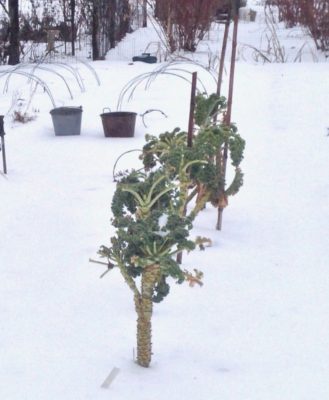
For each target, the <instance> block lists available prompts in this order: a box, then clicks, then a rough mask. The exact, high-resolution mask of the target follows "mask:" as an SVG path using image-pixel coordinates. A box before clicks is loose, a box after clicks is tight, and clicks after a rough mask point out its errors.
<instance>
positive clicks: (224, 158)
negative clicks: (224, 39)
mask: <svg viewBox="0 0 329 400" xmlns="http://www.w3.org/2000/svg"><path fill="white" fill-rule="evenodd" d="M233 3H235V4H233V40H232V54H231V66H230V81H229V89H228V97H227V111H226V115H225V119H224V122H225V124H226V125H230V124H231V114H232V100H233V86H234V72H235V59H236V47H237V37H238V22H239V14H238V11H239V10H238V5H237V3H239V2H238V1H235V2H234V1H233ZM227 153H228V143H225V146H224V150H223V154H220V155H219V157H218V159H219V160H220V162H221V163H222V168H221V170H222V182H223V184H222V185H223V187H222V188H221V192H222V193H223V195H224V191H225V177H226V164H227ZM223 210H224V208H223V207H222V206H219V207H218V217H217V224H216V229H217V230H221V229H222V222H223Z"/></svg>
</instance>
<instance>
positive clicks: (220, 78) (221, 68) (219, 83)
mask: <svg viewBox="0 0 329 400" xmlns="http://www.w3.org/2000/svg"><path fill="white" fill-rule="evenodd" d="M229 28H230V16H229V15H227V20H226V22H225V29H224V37H223V43H222V50H221V55H220V62H219V70H218V80H217V91H216V94H218V96H219V95H220V92H221V86H222V81H223V72H224V61H225V54H226V47H227V39H228V32H229Z"/></svg>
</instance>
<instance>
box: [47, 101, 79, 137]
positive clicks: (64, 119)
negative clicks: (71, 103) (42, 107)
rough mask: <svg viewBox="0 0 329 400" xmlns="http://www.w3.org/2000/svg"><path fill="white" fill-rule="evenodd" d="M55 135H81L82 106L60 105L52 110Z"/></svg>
mask: <svg viewBox="0 0 329 400" xmlns="http://www.w3.org/2000/svg"><path fill="white" fill-rule="evenodd" d="M50 114H51V117H52V120H53V125H54V130H55V135H56V136H69V135H80V131H81V119H82V107H81V106H80V107H58V108H54V109H53V110H51V111H50Z"/></svg>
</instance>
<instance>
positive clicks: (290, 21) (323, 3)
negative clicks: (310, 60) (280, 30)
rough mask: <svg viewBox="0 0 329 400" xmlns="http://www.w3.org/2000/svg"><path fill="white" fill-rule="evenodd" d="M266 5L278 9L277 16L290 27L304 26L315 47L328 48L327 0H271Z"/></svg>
mask: <svg viewBox="0 0 329 400" xmlns="http://www.w3.org/2000/svg"><path fill="white" fill-rule="evenodd" d="M267 5H269V6H272V5H275V6H277V7H278V9H279V18H280V20H281V21H284V22H285V24H286V26H287V27H289V28H292V27H294V26H296V25H298V24H300V25H303V26H305V27H306V28H307V29H308V31H309V33H310V35H311V36H312V38H313V40H314V41H315V44H316V47H317V49H319V50H321V51H328V50H329V2H328V0H275V1H273V0H271V1H267Z"/></svg>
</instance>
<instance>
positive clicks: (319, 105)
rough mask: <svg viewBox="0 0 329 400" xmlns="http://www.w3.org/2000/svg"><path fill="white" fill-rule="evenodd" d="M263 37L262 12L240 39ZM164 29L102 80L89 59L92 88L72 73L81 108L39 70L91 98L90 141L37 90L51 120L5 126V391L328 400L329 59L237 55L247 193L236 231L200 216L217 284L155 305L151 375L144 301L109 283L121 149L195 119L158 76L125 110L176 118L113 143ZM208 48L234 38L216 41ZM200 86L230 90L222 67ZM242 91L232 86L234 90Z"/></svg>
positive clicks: (94, 399) (103, 65)
mask: <svg viewBox="0 0 329 400" xmlns="http://www.w3.org/2000/svg"><path fill="white" fill-rule="evenodd" d="M257 29H262V21H261V19H260V20H258V22H256V23H254V24H252V23H241V24H240V27H239V42H240V43H245V42H246V41H248V40H249V39H250V37H251V40H252V44H256V39H255V31H256V30H257ZM150 32H151V30H150V29H148V30H145V31H139V32H136V33H135V34H133V35H129V37H127V39H126V41H125V42H124V43H122V45H121V46H122V47H119V48H118V49H116V50H114V51H112V52H110V53H109V55H108V59H107V60H106V61H100V62H95V63H93V64H92V65H93V68H95V70H96V71H97V74H98V75H99V77H100V79H101V86H97V83H96V81H95V79H94V78H93V76H92V75H91V74H90V72H88V70H87V69H86V68H85V67H84V66H83V65H80V64H77V68H79V71H80V72H81V75H82V76H83V79H84V82H85V85H86V92H85V93H80V90H79V88H78V87H77V86H76V84H75V83H74V80H73V78H72V76H69V74H67V75H66V79H67V80H68V81H69V82H70V85H71V88H72V90H73V91H74V99H73V100H70V99H69V96H68V93H67V92H66V91H65V88H64V87H63V86H62V83H60V82H59V81H58V80H57V78H55V77H54V76H53V75H51V74H49V73H48V75H47V73H45V72H40V76H43V77H44V78H45V79H47V83H49V85H51V89H52V92H53V93H54V97H55V98H56V103H57V105H62V104H66V105H82V106H83V121H82V132H81V136H77V137H55V136H54V133H53V127H52V123H51V119H50V115H49V110H50V109H51V108H52V104H51V102H50V100H49V98H48V97H47V95H46V94H45V93H43V92H41V91H40V92H38V93H37V94H36V95H35V97H34V98H33V102H34V107H35V108H36V109H38V110H39V111H38V112H36V115H37V118H36V120H35V121H32V122H29V123H27V124H24V125H19V124H17V123H12V122H11V119H10V116H9V115H8V116H7V117H6V124H5V129H6V133H7V134H6V137H5V139H6V146H7V147H6V150H7V162H8V175H7V178H4V177H3V176H0V193H1V207H0V221H1V224H0V260H1V269H0V273H1V279H0V282H1V283H0V285H1V289H0V310H1V312H0V315H1V327H0V343H1V346H0V349H1V354H0V360H1V361H0V398H1V399H3V400H23V399H24V400H39V399H40V400H54V399H61V400H76V399H78V400H82V399H90V400H98V399H100V400H102V399H109V398H110V399H115V400H126V399H129V398H134V399H135V400H151V399H157V400H167V399H171V400H178V399H179V400H182V399H189V400H201V399H209V400H212V399H214V400H215V399H221V400H249V399H250V400H264V399H266V400H302V399H305V400H306V399H307V400H310V399H314V400H315V399H316V400H326V399H327V398H328V397H329V383H328V382H329V381H328V374H329V339H328V329H329V294H328V286H329V274H328V261H327V258H328V247H329V246H328V244H329V243H328V236H329V235H328V234H329V232H328V230H329V228H328V226H329V201H328V199H329V180H328V167H329V158H328V151H329V137H328V136H327V128H328V126H329V120H328V104H329V78H328V63H325V62H319V63H313V62H303V63H298V64H297V63H287V64H274V63H273V64H266V65H263V64H255V63H254V62H252V61H251V60H249V61H248V60H247V61H248V62H245V60H243V59H240V60H239V62H238V63H237V66H236V81H235V90H234V107H233V118H232V119H233V120H234V121H235V122H236V123H237V125H238V127H239V131H240V133H241V135H242V136H243V137H244V138H245V139H246V142H247V148H246V153H245V159H244V161H243V164H242V168H243V171H244V173H245V184H244V186H243V188H242V189H241V192H240V193H239V194H238V195H237V196H236V197H234V198H233V199H232V200H231V201H230V205H229V207H228V208H227V209H226V210H225V212H224V222H223V230H222V231H221V232H217V231H215V230H214V225H215V219H216V211H215V210H214V209H211V208H210V207H208V208H207V209H206V210H205V211H204V212H203V214H202V215H200V216H199V217H198V219H197V220H196V222H195V235H197V234H201V235H202V236H206V237H209V238H211V239H212V241H213V246H212V247H211V248H207V250H206V251H205V252H193V253H191V254H189V255H184V266H186V267H190V268H198V269H200V270H202V271H203V272H204V286H203V287H202V288H198V287H196V288H193V289H192V288H190V287H188V285H175V284H174V283H173V285H172V287H171V293H170V295H169V296H168V297H167V298H166V299H165V300H164V302H163V303H160V304H159V305H155V307H154V311H155V313H154V318H153V324H154V326H153V345H154V349H153V350H154V355H153V362H152V365H151V368H149V369H143V368H141V367H139V366H137V365H136V364H135V363H134V362H133V348H134V346H135V329H136V326H135V319H136V317H135V312H134V308H133V300H132V294H131V293H130V290H129V288H128V287H126V286H125V284H124V282H123V279H122V277H121V276H120V274H119V273H118V271H116V270H114V271H112V272H111V273H110V274H107V275H106V276H105V277H104V278H103V279H99V276H100V274H101V273H102V272H103V271H104V269H103V268H102V266H99V265H97V264H92V263H89V261H88V260H89V258H90V257H91V258H96V252H97V249H98V247H99V246H100V245H101V244H107V243H108V239H109V237H110V235H111V232H112V228H111V225H110V202H111V196H112V193H113V190H114V183H113V180H112V170H113V165H114V162H115V160H116V159H117V157H118V156H119V155H120V154H121V153H122V152H123V151H125V150H129V149H134V148H140V147H141V146H142V145H143V143H144V134H145V133H146V132H150V133H156V134H157V133H159V132H161V131H163V130H164V129H171V128H174V127H175V126H181V127H182V128H185V127H186V126H187V115H188V107H189V93H190V87H189V85H188V84H187V83H186V82H185V81H183V80H182V79H179V78H175V77H172V76H159V77H158V78H157V79H156V80H155V81H154V82H153V83H152V85H151V86H150V87H149V88H148V89H147V90H144V87H142V86H141V87H140V88H139V90H137V91H136V93H135V94H134V97H133V99H132V100H131V101H129V102H128V99H125V101H124V104H123V107H124V108H125V109H129V110H135V111H136V112H138V113H142V112H144V111H145V110H146V109H149V108H159V109H161V110H163V111H164V112H165V113H166V114H167V115H168V118H167V119H165V118H163V116H162V115H161V114H158V113H154V114H150V115H149V116H147V117H146V122H147V125H148V128H145V127H144V126H143V124H142V121H141V118H140V117H138V120H137V126H136V134H135V137H134V138H132V139H105V138H104V136H103V132H102V127H101V122H100V117H99V114H100V113H101V112H102V109H103V107H111V108H113V109H114V108H116V104H117V100H118V96H119V94H120V91H121V89H122V87H123V86H124V85H125V84H126V83H127V82H128V81H129V80H130V79H132V78H133V77H135V76H137V75H139V74H141V73H143V72H146V71H151V70H152V69H153V68H155V67H157V66H154V65H147V64H142V63H135V64H133V65H129V62H128V61H129V60H130V54H129V51H128V50H129V49H133V51H134V52H137V53H138V52H139V51H142V50H143V49H144V48H145V43H147V41H150V40H153V37H152V39H151V36H150V35H151V33H150ZM250 32H253V33H252V34H250ZM217 34H218V35H220V32H217V33H216V35H217ZM250 35H251V36H250ZM210 39H211V38H210ZM283 39H284V37H283ZM257 40H258V39H257ZM303 40H306V39H305V38H304V39H303ZM209 43H210V44H212V45H213V46H217V48H218V46H219V43H218V40H215V39H214V37H213V38H212V41H210V42H209ZM120 49H121V50H120ZM195 57H200V58H202V57H204V60H205V62H206V60H207V57H208V55H207V54H204V53H203V52H202V51H200V53H198V54H197V55H196V56H195ZM319 57H320V56H319ZM227 67H228V64H227ZM1 68H2V69H3V68H5V67H1ZM184 68H186V69H187V68H188V69H189V70H193V68H194V67H193V66H191V65H184ZM199 76H200V77H201V78H202V80H203V82H204V83H205V84H206V85H207V87H208V89H209V91H211V90H214V87H213V82H212V80H211V78H210V77H209V75H208V74H207V73H205V72H204V71H202V70H199ZM226 81H227V76H225V81H224V88H223V90H224V92H225V90H227V82H226ZM11 85H12V86H10V92H8V93H7V94H5V95H4V96H3V97H2V99H1V102H0V107H1V113H4V114H5V113H6V112H7V111H8V108H9V105H10V104H11V101H12V97H11V96H12V93H16V94H17V93H18V94H19V95H20V96H23V97H24V95H25V93H24V90H25V89H24V88H23V87H20V85H21V83H20V81H19V78H17V77H16V78H15V80H14V81H13V83H12V84H11ZM15 85H17V88H16V89H15ZM15 90H16V92H15ZM137 158H138V153H136V154H135V153H130V154H129V155H127V156H125V157H124V158H122V159H121V160H120V162H119V165H118V168H119V169H120V168H121V169H123V168H128V167H129V166H135V165H137V164H136V163H138V161H137ZM114 367H117V368H119V369H120V373H119V375H118V376H117V377H116V379H115V380H114V381H113V383H112V384H111V385H110V387H109V389H107V390H106V389H101V388H100V386H101V384H102V382H103V381H104V380H105V378H106V377H107V376H108V374H109V373H110V372H111V370H112V368H114Z"/></svg>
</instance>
